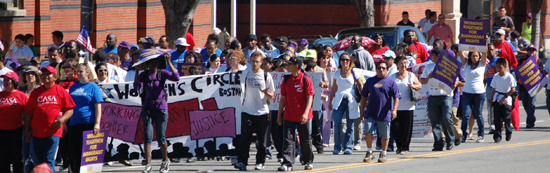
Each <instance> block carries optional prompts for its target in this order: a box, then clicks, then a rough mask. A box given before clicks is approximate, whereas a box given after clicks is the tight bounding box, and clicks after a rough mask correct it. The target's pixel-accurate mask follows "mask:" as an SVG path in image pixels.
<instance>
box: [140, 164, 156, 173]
mask: <svg viewBox="0 0 550 173" xmlns="http://www.w3.org/2000/svg"><path fill="white" fill-rule="evenodd" d="M151 171H153V167H151V165H147V166H145V169H143V171H141V173H151Z"/></svg>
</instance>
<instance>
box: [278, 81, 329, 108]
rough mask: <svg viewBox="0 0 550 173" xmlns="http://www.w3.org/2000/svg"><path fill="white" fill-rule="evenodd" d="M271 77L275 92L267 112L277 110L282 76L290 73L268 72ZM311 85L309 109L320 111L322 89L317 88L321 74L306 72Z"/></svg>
mask: <svg viewBox="0 0 550 173" xmlns="http://www.w3.org/2000/svg"><path fill="white" fill-rule="evenodd" d="M270 74H271V76H272V77H273V85H274V86H275V92H273V94H274V95H273V99H271V102H270V103H269V110H272V111H276V110H279V102H280V101H281V83H283V81H284V76H285V75H288V74H290V73H288V72H286V73H285V72H270ZM306 74H307V75H308V76H309V77H310V78H311V82H312V83H313V90H315V91H314V93H313V106H312V107H311V109H312V110H313V111H320V110H321V92H322V88H321V87H320V86H319V84H320V83H321V80H322V77H323V73H322V72H307V73H306Z"/></svg>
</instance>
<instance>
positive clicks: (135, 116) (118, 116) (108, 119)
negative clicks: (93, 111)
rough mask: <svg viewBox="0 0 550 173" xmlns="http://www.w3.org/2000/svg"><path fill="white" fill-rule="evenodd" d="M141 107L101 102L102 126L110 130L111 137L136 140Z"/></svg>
mask: <svg viewBox="0 0 550 173" xmlns="http://www.w3.org/2000/svg"><path fill="white" fill-rule="evenodd" d="M140 115H141V107H137V106H125V105H119V104H115V103H107V102H105V103H101V123H100V128H101V129H105V130H109V137H113V138H117V139H120V140H123V141H127V142H134V140H135V137H136V130H137V125H138V123H139V119H140Z"/></svg>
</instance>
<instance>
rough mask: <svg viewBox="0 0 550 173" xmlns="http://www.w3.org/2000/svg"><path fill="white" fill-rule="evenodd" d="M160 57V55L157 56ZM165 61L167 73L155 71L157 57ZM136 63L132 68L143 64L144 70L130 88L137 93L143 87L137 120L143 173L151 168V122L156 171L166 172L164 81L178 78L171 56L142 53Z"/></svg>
mask: <svg viewBox="0 0 550 173" xmlns="http://www.w3.org/2000/svg"><path fill="white" fill-rule="evenodd" d="M161 55H162V56H161ZM159 56H160V57H161V58H166V62H167V64H168V66H170V70H171V71H168V70H165V69H161V68H159V61H158V57H159ZM139 59H140V61H139V62H137V63H135V64H134V65H133V66H137V65H140V64H145V67H147V70H146V71H145V72H143V73H141V74H139V73H136V77H135V81H134V89H136V90H140V89H141V88H142V87H143V93H142V94H141V97H142V104H143V106H142V110H141V119H142V122H143V142H144V144H145V160H146V162H147V165H146V166H145V169H144V170H143V173H149V172H151V171H152V169H153V168H152V167H151V142H152V139H153V124H152V123H153V121H154V123H155V131H156V135H157V136H156V137H157V142H158V145H159V147H160V148H161V153H162V162H161V165H160V172H161V173H166V172H168V171H169V168H168V166H169V165H170V160H169V159H168V151H167V147H168V145H167V143H166V125H167V123H168V104H167V100H168V99H167V97H168V96H167V94H168V93H166V92H165V91H164V84H165V83H166V80H170V81H178V80H179V78H180V75H179V73H178V72H177V70H176V67H174V65H173V64H172V61H170V60H171V55H170V54H168V53H165V52H163V51H161V50H157V49H146V50H143V51H142V53H141V55H140V58H139Z"/></svg>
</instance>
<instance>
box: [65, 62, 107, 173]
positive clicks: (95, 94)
mask: <svg viewBox="0 0 550 173" xmlns="http://www.w3.org/2000/svg"><path fill="white" fill-rule="evenodd" d="M103 68H104V70H105V71H106V70H107V67H106V66H103ZM76 75H77V76H78V81H79V82H77V83H75V84H73V85H72V86H71V88H70V89H69V94H70V95H71V98H72V99H73V101H74V102H75V104H76V107H75V111H74V113H73V116H71V121H70V123H69V137H70V139H71V141H70V142H69V144H70V146H69V149H70V150H69V151H70V155H69V162H70V166H71V170H72V172H73V173H79V172H80V163H81V162H80V161H81V158H82V138H83V137H82V132H84V131H88V130H93V131H94V133H93V134H94V135H97V133H99V129H100V127H99V122H100V121H101V102H103V98H102V97H101V91H100V89H99V87H98V86H97V84H96V83H94V82H92V80H93V79H92V70H91V69H89V68H88V67H87V66H86V65H85V64H79V65H78V67H77V70H76Z"/></svg>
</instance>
